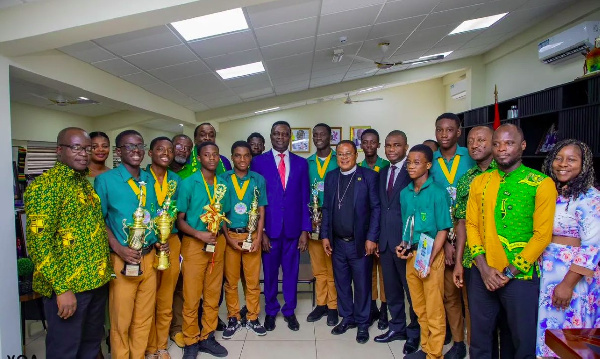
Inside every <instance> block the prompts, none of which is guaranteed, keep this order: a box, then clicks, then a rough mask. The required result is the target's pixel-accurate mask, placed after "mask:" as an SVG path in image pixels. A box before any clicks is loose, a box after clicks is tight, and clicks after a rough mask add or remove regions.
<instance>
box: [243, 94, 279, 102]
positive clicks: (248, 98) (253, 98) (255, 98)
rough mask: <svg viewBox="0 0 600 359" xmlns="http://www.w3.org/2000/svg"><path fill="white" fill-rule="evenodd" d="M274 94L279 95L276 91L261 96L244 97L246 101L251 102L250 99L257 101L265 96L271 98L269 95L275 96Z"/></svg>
mask: <svg viewBox="0 0 600 359" xmlns="http://www.w3.org/2000/svg"><path fill="white" fill-rule="evenodd" d="M274 96H277V95H276V94H275V92H271V93H269V94H265V95H260V96H255V97H247V98H244V99H243V100H244V102H250V101H256V100H260V99H263V98H269V97H274Z"/></svg>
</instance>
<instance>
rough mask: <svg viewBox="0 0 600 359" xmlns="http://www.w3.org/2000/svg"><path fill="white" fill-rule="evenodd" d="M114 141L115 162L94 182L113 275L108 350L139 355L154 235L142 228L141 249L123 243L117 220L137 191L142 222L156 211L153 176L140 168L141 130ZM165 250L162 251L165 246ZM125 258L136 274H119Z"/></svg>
mask: <svg viewBox="0 0 600 359" xmlns="http://www.w3.org/2000/svg"><path fill="white" fill-rule="evenodd" d="M115 142H116V148H117V149H116V154H117V155H118V156H120V157H121V165H120V166H119V167H117V168H115V169H113V170H110V171H107V172H105V173H103V174H101V175H99V176H98V177H96V181H94V187H95V189H96V193H97V194H98V196H99V197H100V203H101V206H102V214H103V215H104V219H105V222H106V229H107V232H108V241H109V244H110V247H111V249H112V253H111V255H110V257H111V262H112V265H113V268H114V271H115V274H116V279H115V280H113V281H111V282H110V288H109V306H108V307H109V314H110V323H111V326H110V344H111V354H112V355H113V356H114V357H115V358H127V357H132V358H142V357H144V352H145V350H146V344H147V342H148V336H149V334H150V326H151V320H152V316H153V315H154V303H155V300H156V269H154V267H153V263H154V250H153V244H154V243H156V235H155V234H154V231H152V230H150V231H147V234H148V235H147V237H146V238H145V243H144V247H143V249H142V250H141V251H136V250H133V249H131V248H129V247H128V245H127V234H126V233H125V232H124V231H123V220H125V222H126V223H127V224H128V225H131V224H132V222H133V218H132V216H133V213H134V212H135V211H136V209H137V208H138V205H139V201H140V199H139V196H140V194H142V193H144V192H145V196H143V198H142V207H143V210H144V212H145V219H144V224H146V225H147V224H149V221H150V218H151V217H154V216H155V215H156V210H157V209H158V203H157V199H156V193H155V191H154V179H153V178H152V176H150V175H149V174H148V173H147V172H145V171H143V170H142V169H141V168H140V163H141V162H142V160H143V159H144V149H145V147H146V145H144V139H143V138H142V135H140V133H139V132H137V131H134V130H126V131H123V132H121V133H120V134H119V135H118V136H117V139H116V141H115ZM142 183H144V184H145V185H142ZM140 186H142V190H140ZM166 249H167V250H168V245H167V246H166ZM126 263H127V264H132V265H139V269H140V270H141V274H139V275H137V276H135V274H138V271H137V270H136V271H135V273H133V271H127V272H125V273H123V272H122V270H123V269H124V267H125V265H126ZM128 267H129V268H132V266H128ZM125 274H127V275H125Z"/></svg>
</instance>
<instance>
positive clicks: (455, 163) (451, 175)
mask: <svg viewBox="0 0 600 359" xmlns="http://www.w3.org/2000/svg"><path fill="white" fill-rule="evenodd" d="M459 162H460V155H456V156H454V161H452V168H451V169H450V173H448V166H446V162H445V161H444V159H443V158H442V157H440V158H438V163H439V164H440V168H441V169H442V172H444V176H445V177H446V180H447V181H448V183H449V184H450V185H451V186H452V185H453V183H454V179H455V178H456V172H458V163H459Z"/></svg>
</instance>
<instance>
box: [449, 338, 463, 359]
mask: <svg viewBox="0 0 600 359" xmlns="http://www.w3.org/2000/svg"><path fill="white" fill-rule="evenodd" d="M466 356H467V346H466V345H465V342H454V345H452V348H450V350H448V352H447V353H446V354H445V355H444V359H463V358H465V357H466Z"/></svg>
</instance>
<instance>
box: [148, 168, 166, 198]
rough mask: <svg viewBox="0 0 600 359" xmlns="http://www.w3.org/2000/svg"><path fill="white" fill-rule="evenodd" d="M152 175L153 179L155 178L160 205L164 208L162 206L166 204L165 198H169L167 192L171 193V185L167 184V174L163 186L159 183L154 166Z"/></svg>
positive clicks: (155, 189) (151, 170) (151, 171)
mask: <svg viewBox="0 0 600 359" xmlns="http://www.w3.org/2000/svg"><path fill="white" fill-rule="evenodd" d="M150 173H152V177H154V191H155V192H156V197H157V199H158V205H159V206H162V204H163V203H164V202H165V198H167V192H168V191H169V185H168V184H167V172H165V176H164V177H163V181H162V184H160V183H158V178H157V177H156V173H154V170H153V169H152V166H150Z"/></svg>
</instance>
